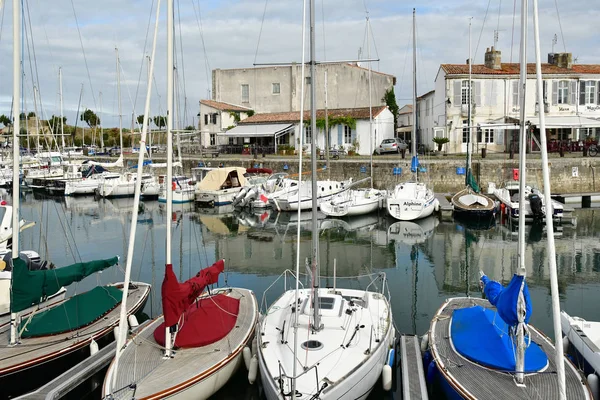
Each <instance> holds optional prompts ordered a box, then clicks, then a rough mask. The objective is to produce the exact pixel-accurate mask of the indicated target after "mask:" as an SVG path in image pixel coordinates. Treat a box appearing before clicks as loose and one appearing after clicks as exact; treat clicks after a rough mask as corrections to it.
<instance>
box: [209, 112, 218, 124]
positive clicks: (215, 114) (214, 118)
mask: <svg viewBox="0 0 600 400" xmlns="http://www.w3.org/2000/svg"><path fill="white" fill-rule="evenodd" d="M217 115H218V114H217V113H214V114H211V122H212V123H213V124H216V123H217Z"/></svg>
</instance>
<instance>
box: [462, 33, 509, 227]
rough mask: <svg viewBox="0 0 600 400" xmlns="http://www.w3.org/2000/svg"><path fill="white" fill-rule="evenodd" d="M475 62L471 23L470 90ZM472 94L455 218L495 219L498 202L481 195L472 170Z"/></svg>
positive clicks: (469, 103) (469, 91) (469, 97)
mask: <svg viewBox="0 0 600 400" xmlns="http://www.w3.org/2000/svg"><path fill="white" fill-rule="evenodd" d="M472 68H473V60H472V59H471V23H469V88H471V87H472V85H471V71H472ZM471 92H472V90H471V89H469V90H468V92H467V93H468V95H467V97H468V99H467V102H468V112H467V121H469V122H468V123H469V134H468V135H467V166H466V170H465V188H464V189H463V190H461V191H459V192H458V193H456V194H455V195H454V196H452V205H453V206H454V216H456V217H459V218H460V217H464V218H471V219H472V218H473V217H475V218H480V219H482V218H493V217H494V216H495V215H496V211H497V208H498V207H497V205H496V202H495V201H494V200H492V199H490V198H489V197H488V196H486V195H484V194H483V193H481V191H480V189H479V185H478V184H477V182H475V178H474V177H473V172H472V170H471V154H472V146H471V142H472V139H473V129H472V127H471V125H472V124H471V104H472V99H471Z"/></svg>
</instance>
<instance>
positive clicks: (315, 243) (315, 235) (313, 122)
mask: <svg viewBox="0 0 600 400" xmlns="http://www.w3.org/2000/svg"><path fill="white" fill-rule="evenodd" d="M314 3H315V0H311V1H310V10H309V12H310V61H309V62H310V132H311V144H310V155H311V157H310V158H311V170H312V192H311V193H312V196H311V197H312V260H311V261H312V266H313V268H312V270H313V288H314V297H313V302H314V303H313V309H314V318H313V326H312V329H313V330H316V331H318V330H320V329H321V328H322V326H321V317H320V315H319V280H320V271H319V232H318V230H317V226H318V221H317V210H318V208H319V204H318V202H317V195H318V187H317V140H316V139H317V135H316V133H317V93H316V90H315V85H316V81H317V79H316V78H317V71H316V60H315V4H314ZM298 206H300V204H299V203H298Z"/></svg>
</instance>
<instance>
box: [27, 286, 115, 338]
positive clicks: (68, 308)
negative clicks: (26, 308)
mask: <svg viewBox="0 0 600 400" xmlns="http://www.w3.org/2000/svg"><path fill="white" fill-rule="evenodd" d="M122 298H123V292H122V291H121V289H119V288H116V287H114V286H97V287H95V288H94V289H92V290H90V291H89V292H85V293H81V294H78V295H75V296H73V297H71V298H70V299H69V300H67V301H65V302H64V303H61V304H60V305H58V306H56V307H50V309H48V310H46V311H42V312H39V313H37V314H35V315H34V316H33V318H31V321H30V320H29V319H27V318H23V321H22V322H21V326H20V327H19V330H21V329H22V328H23V327H25V330H24V331H23V333H22V335H21V337H23V338H28V337H38V336H47V335H56V334H59V333H63V332H70V331H74V330H76V329H79V328H82V327H84V326H87V325H89V324H91V323H92V322H95V321H97V320H99V319H100V318H102V317H103V316H104V315H106V314H107V313H109V312H110V311H112V310H114V309H115V307H117V306H118V305H119V304H120V303H121V300H122Z"/></svg>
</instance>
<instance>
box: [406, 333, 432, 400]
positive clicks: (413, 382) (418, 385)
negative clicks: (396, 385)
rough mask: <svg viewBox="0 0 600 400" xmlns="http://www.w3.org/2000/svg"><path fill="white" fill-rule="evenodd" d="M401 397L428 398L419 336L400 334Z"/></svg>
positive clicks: (423, 399)
mask: <svg viewBox="0 0 600 400" xmlns="http://www.w3.org/2000/svg"><path fill="white" fill-rule="evenodd" d="M400 351H401V354H400V356H401V364H400V365H401V368H402V399H403V400H428V398H429V397H428V395H427V385H426V382H425V373H424V371H423V359H422V358H421V346H420V345H419V337H418V336H414V335H402V336H400Z"/></svg>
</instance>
